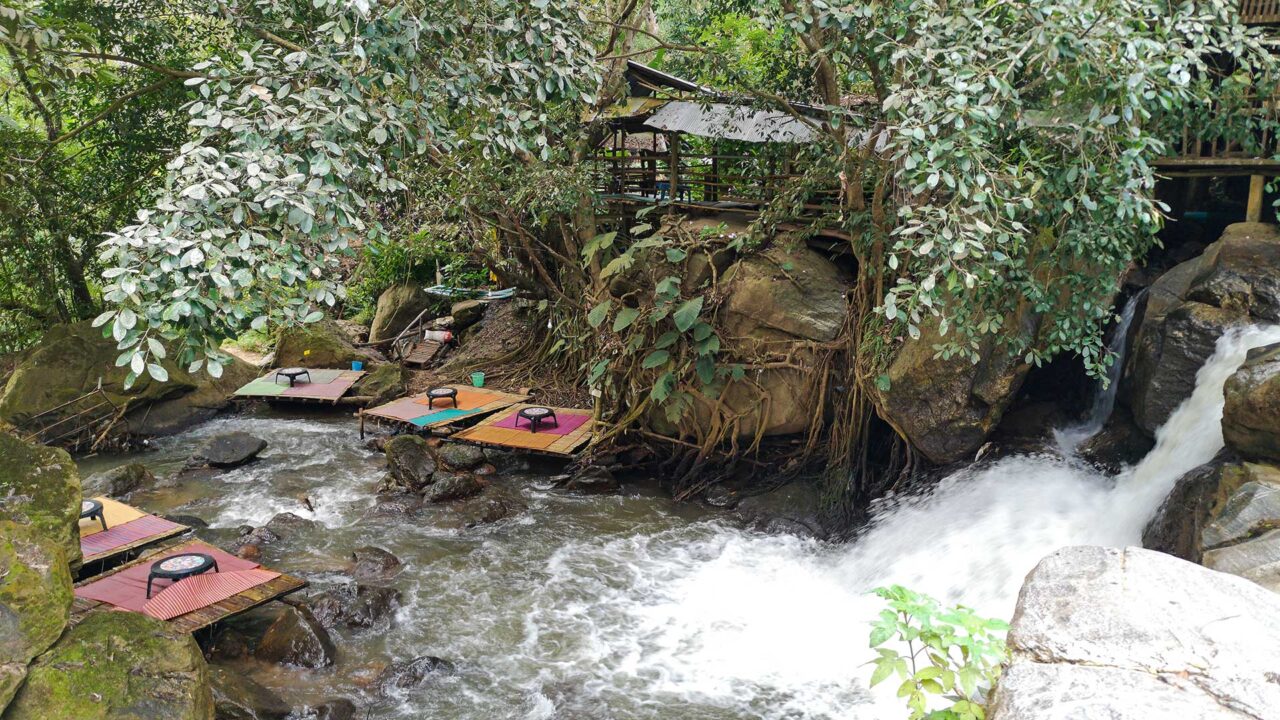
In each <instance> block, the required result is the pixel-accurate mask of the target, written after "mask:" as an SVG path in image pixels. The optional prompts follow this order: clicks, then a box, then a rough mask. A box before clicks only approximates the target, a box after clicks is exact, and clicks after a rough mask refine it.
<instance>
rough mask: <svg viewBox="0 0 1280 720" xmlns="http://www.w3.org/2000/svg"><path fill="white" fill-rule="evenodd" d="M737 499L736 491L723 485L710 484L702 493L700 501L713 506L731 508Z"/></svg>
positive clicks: (735, 504)
mask: <svg viewBox="0 0 1280 720" xmlns="http://www.w3.org/2000/svg"><path fill="white" fill-rule="evenodd" d="M738 499H739V496H738V493H737V491H735V490H733V489H731V488H728V487H725V486H724V485H712V486H711V487H709V488H707V490H706V492H704V493H702V502H704V503H706V504H707V505H709V506H711V507H713V508H720V509H723V510H731V509H733V508H734V507H736V506H737V504H738Z"/></svg>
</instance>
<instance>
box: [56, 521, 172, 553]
mask: <svg viewBox="0 0 1280 720" xmlns="http://www.w3.org/2000/svg"><path fill="white" fill-rule="evenodd" d="M183 527H184V526H182V525H179V524H178V523H174V522H169V521H168V520H165V519H164V518H159V517H156V516H155V515H143V516H142V517H140V518H138V519H136V520H130V521H129V522H127V523H123V524H120V525H116V526H115V527H112V528H109V529H107V530H103V531H102V532H96V533H94V534H92V535H83V536H81V537H80V552H81V553H83V554H84V555H85V557H89V556H92V555H100V554H102V553H105V552H111V551H112V550H115V549H116V548H120V547H124V546H125V545H131V544H133V543H136V542H139V541H141V540H146V539H147V538H151V537H155V536H157V535H164V534H165V533H168V532H171V531H173V530H180V529H182V528H183Z"/></svg>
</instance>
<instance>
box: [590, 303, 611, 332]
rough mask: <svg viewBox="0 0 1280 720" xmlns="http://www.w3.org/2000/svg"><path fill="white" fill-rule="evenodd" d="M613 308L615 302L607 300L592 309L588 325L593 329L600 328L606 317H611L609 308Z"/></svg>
mask: <svg viewBox="0 0 1280 720" xmlns="http://www.w3.org/2000/svg"><path fill="white" fill-rule="evenodd" d="M611 307H613V301H611V300H605V301H604V302H602V303H600V304H599V305H597V306H595V307H593V308H591V312H589V313H587V324H588V325H590V326H591V327H593V328H598V327H600V324H601V323H603V322H604V319H605V318H606V317H609V308H611Z"/></svg>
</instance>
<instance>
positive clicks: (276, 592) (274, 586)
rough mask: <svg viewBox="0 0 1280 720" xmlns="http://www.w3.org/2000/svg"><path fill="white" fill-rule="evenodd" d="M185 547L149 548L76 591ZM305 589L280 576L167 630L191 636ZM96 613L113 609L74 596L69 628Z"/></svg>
mask: <svg viewBox="0 0 1280 720" xmlns="http://www.w3.org/2000/svg"><path fill="white" fill-rule="evenodd" d="M186 545H187V543H174V544H170V545H166V546H163V547H157V548H153V549H152V550H149V551H147V552H146V553H144V554H143V555H142V556H141V557H139V558H138V559H137V560H134V561H133V562H128V563H125V564H123V565H121V566H119V567H117V568H114V569H112V570H110V571H108V572H106V573H103V574H102V575H99V576H97V577H95V578H92V579H89V580H85V581H83V582H78V583H76V587H80V586H81V585H87V584H89V583H92V582H96V581H98V580H101V579H102V578H104V577H109V576H111V575H114V574H116V573H118V572H124V571H125V570H127V569H129V568H131V567H134V566H136V565H141V564H142V563H147V562H151V558H152V557H154V556H155V555H157V554H159V553H161V552H167V551H171V550H177V549H180V548H182V547H185V546H186ZM306 586H307V581H306V580H303V579H302V578H297V577H294V576H292V575H285V574H283V573H281V574H280V576H279V577H277V578H275V579H274V580H271V581H270V582H266V583H263V584H261V585H258V586H256V587H252V588H249V589H248V590H245V591H243V592H241V593H238V594H236V595H232V596H231V597H229V598H227V599H226V600H222V601H221V602H216V603H214V604H212V605H208V606H206V607H203V608H200V609H199V610H195V611H193V612H189V613H187V614H186V615H180V616H178V617H176V618H174V619H172V620H169V621H167V622H168V623H169V627H171V628H173V629H174V630H177V631H178V632H183V633H193V632H195V631H197V630H200V629H203V628H206V627H209V626H210V625H212V624H214V623H216V622H221V621H223V620H226V619H227V618H229V617H233V616H235V615H239V614H240V613H242V612H245V611H247V610H252V609H253V608H255V607H258V606H259V605H265V604H266V603H269V602H271V601H272V600H275V599H277V598H280V597H284V596H285V595H288V594H289V593H292V592H296V591H298V590H301V589H302V588H304V587H306ZM96 610H107V611H113V612H114V611H116V608H115V606H114V605H111V604H110V603H104V602H99V601H97V600H89V599H86V598H82V597H79V596H77V597H76V598H75V602H74V603H72V605H71V622H72V624H75V623H78V622H80V620H82V619H84V617H85V616H86V615H88V614H89V613H91V612H94V611H96Z"/></svg>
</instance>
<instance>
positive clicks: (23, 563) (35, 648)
mask: <svg viewBox="0 0 1280 720" xmlns="http://www.w3.org/2000/svg"><path fill="white" fill-rule="evenodd" d="M71 600H72V594H71V571H70V569H69V568H68V567H67V557H66V553H64V552H63V551H62V548H61V547H60V546H58V545H57V544H56V543H54V542H53V541H52V540H50V539H49V538H46V537H44V536H43V535H41V534H40V533H39V532H38V531H36V530H35V529H34V528H32V527H30V526H25V525H18V524H17V523H13V522H8V521H4V522H0V711H3V710H4V708H5V706H6V705H8V704H9V701H10V700H12V699H13V696H14V694H15V693H16V692H17V691H18V687H19V686H20V685H21V684H22V680H23V679H24V678H25V677H26V676H27V664H28V663H30V662H31V660H32V658H34V657H36V656H37V655H39V654H40V653H43V652H44V651H45V650H48V649H49V647H50V646H51V645H53V643H54V641H56V640H57V639H58V636H59V635H61V634H62V631H63V629H65V628H66V626H67V620H68V619H69V618H70V616H71Z"/></svg>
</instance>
